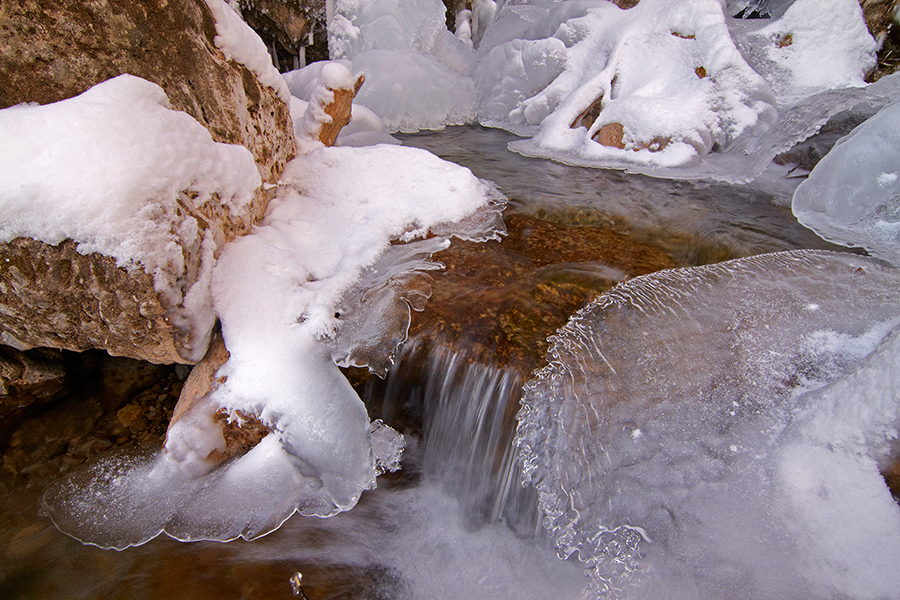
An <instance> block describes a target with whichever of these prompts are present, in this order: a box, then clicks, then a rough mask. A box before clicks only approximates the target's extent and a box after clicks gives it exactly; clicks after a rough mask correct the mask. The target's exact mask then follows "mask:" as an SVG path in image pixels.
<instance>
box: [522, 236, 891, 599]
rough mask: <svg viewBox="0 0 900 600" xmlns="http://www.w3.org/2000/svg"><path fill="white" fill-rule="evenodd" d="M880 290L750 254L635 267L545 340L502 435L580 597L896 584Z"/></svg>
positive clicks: (879, 278) (819, 263)
mask: <svg viewBox="0 0 900 600" xmlns="http://www.w3.org/2000/svg"><path fill="white" fill-rule="evenodd" d="M898 289H900V272H898V270H896V269H893V268H890V267H888V266H886V265H885V264H884V263H882V262H880V261H877V260H873V259H868V258H865V257H859V256H855V255H849V254H836V253H827V252H818V251H794V252H788V253H781V254H772V255H762V256H758V257H753V258H748V259H741V260H736V261H731V262H727V263H721V264H718V265H712V266H706V267H697V268H691V269H677V270H671V271H664V272H660V273H657V274H653V275H648V276H645V277H640V278H637V279H634V280H632V281H629V282H627V283H625V284H622V285H620V286H618V287H616V288H613V289H612V290H611V291H609V292H608V293H606V294H604V295H602V296H600V297H599V298H598V299H597V300H596V301H594V302H592V303H591V304H590V305H588V306H587V307H586V308H585V309H583V310H582V311H580V312H579V313H577V314H576V315H575V316H574V317H573V318H572V320H571V321H570V323H569V324H568V325H566V326H565V327H564V328H562V329H561V330H560V331H559V332H558V333H557V334H556V335H555V336H554V337H553V338H551V340H552V347H551V350H550V352H549V356H548V358H549V365H548V366H547V367H546V368H544V369H543V370H541V371H540V372H538V373H537V374H536V376H535V378H534V379H533V380H532V381H530V382H529V383H528V384H526V391H525V397H524V400H523V409H522V411H521V413H520V415H519V430H518V433H517V444H518V447H519V458H520V461H521V463H522V466H523V469H524V473H525V476H526V479H527V480H529V481H531V482H532V483H533V484H534V485H535V486H536V487H537V489H538V492H539V495H540V504H541V509H542V511H543V512H544V515H545V520H544V523H545V526H546V527H547V528H548V529H549V530H550V532H551V534H552V536H553V538H554V540H555V542H556V545H557V547H558V548H559V551H560V553H561V554H562V555H565V556H568V555H570V554H572V553H576V552H577V553H578V556H579V558H580V559H581V560H582V561H584V562H585V563H586V564H587V566H588V568H589V569H590V571H591V572H592V583H591V587H590V589H589V591H588V592H587V595H586V596H585V597H587V598H616V599H619V600H621V599H623V598H654V599H656V598H719V599H724V598H728V599H729V600H735V599H744V598H746V599H748V600H749V599H758V598H807V599H809V598H821V599H826V598H838V597H839V598H854V599H862V598H870V599H882V598H884V599H886V598H893V597H895V594H896V591H897V590H898V589H900V507H898V506H897V505H896V503H895V502H894V500H893V499H892V497H891V494H890V492H889V491H888V488H887V486H886V484H885V482H884V479H883V478H882V477H881V475H880V473H879V467H885V466H886V464H885V463H884V461H886V460H887V458H888V456H889V455H890V454H891V444H895V445H896V443H897V436H898V431H897V426H898V423H900V395H898V392H897V391H898V390H900V385H898V384H900V371H898V368H897V365H898V364H900V328H898V324H900V297H898V294H897V290H898ZM636 432H640V433H639V434H637V433H636ZM893 450H894V454H896V451H897V448H896V447H894V449H893Z"/></svg>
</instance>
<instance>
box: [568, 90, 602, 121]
mask: <svg viewBox="0 0 900 600" xmlns="http://www.w3.org/2000/svg"><path fill="white" fill-rule="evenodd" d="M601 110H603V96H600V97H599V98H597V99H596V100H594V101H593V102H591V105H590V106H588V107H587V108H586V109H584V111H582V113H581V114H580V115H578V116H577V117H575V120H574V121H572V125H571V128H572V129H576V128H578V127H584V128H586V129H590V128H591V125H593V124H594V121H596V120H597V117H599V116H600V111H601Z"/></svg>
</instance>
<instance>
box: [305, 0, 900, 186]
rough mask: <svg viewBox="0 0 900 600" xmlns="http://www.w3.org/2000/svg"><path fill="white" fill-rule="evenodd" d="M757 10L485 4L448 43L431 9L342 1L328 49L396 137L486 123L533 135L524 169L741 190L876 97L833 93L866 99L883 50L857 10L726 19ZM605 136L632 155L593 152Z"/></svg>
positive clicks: (834, 1) (790, 9)
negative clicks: (620, 172)
mask: <svg viewBox="0 0 900 600" xmlns="http://www.w3.org/2000/svg"><path fill="white" fill-rule="evenodd" d="M751 4H753V6H754V7H757V8H759V7H761V6H763V5H762V4H759V3H750V2H731V3H727V4H726V3H725V2H721V1H720V0H701V1H699V2H696V1H692V2H688V1H685V0H642V2H640V3H639V4H638V5H637V6H635V7H634V8H631V9H628V10H623V9H620V8H618V7H617V6H615V5H614V4H612V3H611V2H608V1H607V0H564V1H561V2H550V1H548V0H526V1H524V2H516V3H500V5H499V6H498V5H497V4H495V3H494V2H491V1H490V0H485V1H481V2H475V3H473V6H472V10H470V11H469V10H463V11H461V12H460V13H459V15H458V19H459V22H458V25H457V26H458V32H457V35H456V36H454V35H453V34H450V33H449V32H447V31H445V30H443V27H442V26H441V22H442V14H443V6H442V5H440V3H438V2H437V1H436V0H431V1H426V0H416V1H413V0H410V1H408V2H389V1H388V0H383V1H372V2H363V1H361V0H346V1H344V0H339V1H338V2H337V3H336V6H337V8H336V13H335V19H334V20H333V22H332V24H331V29H330V49H331V53H332V58H336V59H343V60H349V61H351V62H352V66H351V69H352V71H354V72H358V71H361V72H364V73H365V75H366V77H367V82H368V83H367V84H366V86H364V88H363V90H362V92H361V94H360V96H358V97H357V100H356V102H357V103H358V104H360V105H363V106H365V107H366V108H368V109H370V110H371V111H373V112H374V113H375V114H377V115H379V116H380V117H382V119H383V121H384V125H385V127H386V128H387V130H388V131H404V132H408V131H413V130H418V129H439V128H441V127H443V126H445V125H452V124H458V123H466V122H472V121H478V122H480V123H482V124H485V125H488V126H492V127H502V128H505V129H508V130H510V131H512V132H514V133H517V134H519V135H522V136H525V137H527V138H528V139H526V140H523V141H521V142H517V143H513V144H512V145H511V147H512V149H513V150H515V151H517V152H521V153H522V154H525V155H527V156H535V157H544V158H552V159H554V160H558V161H561V162H565V163H568V164H577V165H584V166H592V167H609V168H619V169H627V170H629V171H633V172H641V173H648V174H651V175H654V176H660V177H673V178H693V177H711V178H714V179H719V180H724V181H730V182H743V181H748V180H751V179H753V178H755V177H757V176H758V175H760V174H761V173H762V172H763V171H764V170H765V169H766V166H767V165H768V163H769V162H770V161H771V160H772V158H773V157H774V156H775V155H776V154H778V153H779V152H783V151H784V150H786V149H787V148H789V147H790V146H792V145H793V144H795V143H797V142H798V141H801V140H803V139H805V137H808V136H809V135H811V134H812V133H814V132H815V130H816V128H817V127H819V126H820V125H821V124H822V123H823V122H824V121H825V120H827V119H828V118H829V117H830V116H832V115H834V114H836V113H838V112H839V111H841V110H845V109H846V108H849V106H852V105H853V101H854V100H855V101H857V102H858V101H860V100H862V99H866V98H865V96H866V92H860V93H849V92H848V93H847V94H834V93H832V92H834V91H836V90H853V89H858V88H862V87H863V86H864V83H863V79H862V78H863V75H864V74H865V72H866V71H867V70H868V69H869V68H871V67H872V66H873V65H874V51H875V47H876V45H875V41H874V40H873V39H872V37H871V36H870V35H869V34H868V31H867V29H866V26H865V23H864V22H863V19H862V13H861V9H860V7H859V4H858V2H857V1H856V0H827V2H825V3H823V2H821V1H818V0H816V1H813V0H797V1H794V2H792V1H790V0H786V1H779V2H769V3H764V4H765V7H766V10H767V12H768V13H769V14H771V16H772V18H771V19H752V20H741V19H734V18H731V16H730V14H736V13H737V12H739V11H741V10H743V9H746V8H748V7H750V5H751ZM757 5H758V6H757ZM726 8H727V9H728V11H729V12H728V13H726ZM895 92H896V90H892V91H890V92H888V97H890V94H893V93H895ZM294 93H296V91H295V92H294ZM301 97H303V96H302V95H301ZM600 98H602V100H601V105H600V106H599V107H596V109H595V111H594V112H595V113H598V114H596V115H594V116H592V117H591V118H588V119H587V120H586V121H585V122H584V123H583V126H575V127H573V126H572V125H573V122H574V121H575V120H576V119H577V118H578V117H579V115H581V114H582V112H584V111H585V110H586V109H587V108H588V107H590V106H591V105H592V104H593V103H594V102H595V101H596V100H598V99H600ZM848 104H849V106H848ZM600 108H602V110H600ZM798 113H799V114H800V115H801V116H806V115H807V114H809V113H821V114H822V115H823V116H822V117H819V118H818V119H816V118H800V119H798ZM798 123H803V124H804V126H803V127H801V126H799V125H798ZM611 124H618V125H621V127H622V140H621V145H622V146H623V147H622V148H619V147H614V146H610V145H603V144H601V143H599V141H598V140H597V139H596V136H597V134H598V132H599V131H600V130H601V128H603V127H604V126H605V125H611ZM747 154H749V155H750V156H752V157H753V158H754V160H752V161H746V160H743V159H744V157H745V156H746V155H747Z"/></svg>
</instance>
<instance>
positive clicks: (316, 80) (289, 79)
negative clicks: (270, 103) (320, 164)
mask: <svg viewBox="0 0 900 600" xmlns="http://www.w3.org/2000/svg"><path fill="white" fill-rule="evenodd" d="M351 66H352V63H351V62H350V61H349V60H334V61H319V62H314V63H312V64H310V65H308V66H306V67H304V68H302V69H298V70H296V71H291V72H290V73H285V75H284V79H285V82H286V83H287V85H288V88H289V89H290V91H291V118H292V119H293V122H294V134H295V136H296V137H297V140H298V144H299V146H300V148H301V151H302V152H305V151H308V150H309V149H312V148H315V147H317V146H320V145H321V144H319V143H318V137H317V136H314V137H315V139H312V140H309V135H308V134H306V133H305V128H306V127H307V125H305V124H304V121H305V118H306V116H305V113H306V110H307V107H308V105H309V102H310V101H311V100H312V99H313V96H316V97H318V98H328V95H327V86H326V90H319V85H320V81H322V73H323V70H324V69H325V68H326V67H327V68H329V69H343V73H345V74H350V73H351V71H350V67H351ZM342 77H343V76H342ZM350 79H351V80H352V81H348V80H346V79H344V80H343V82H344V84H347V83H348V82H349V85H346V86H345V89H353V88H354V83H355V79H353V78H352V77H351V78H350ZM363 87H366V84H363ZM310 116H311V117H312V115H310ZM313 131H316V132H317V131H318V125H317V124H316V125H314V127H313ZM399 143H400V142H399V141H398V140H397V139H395V138H393V137H392V136H391V135H390V134H388V133H387V132H386V131H385V127H384V121H383V120H382V119H381V117H380V116H378V115H377V114H375V113H374V112H372V111H371V110H369V109H368V108H366V107H365V106H362V105H361V104H358V103H357V102H356V101H355V99H354V102H353V104H352V106H351V115H350V123H348V124H347V125H345V126H344V127H343V128H342V129H341V131H340V132H339V133H338V140H337V143H336V145H338V146H374V145H377V144H399Z"/></svg>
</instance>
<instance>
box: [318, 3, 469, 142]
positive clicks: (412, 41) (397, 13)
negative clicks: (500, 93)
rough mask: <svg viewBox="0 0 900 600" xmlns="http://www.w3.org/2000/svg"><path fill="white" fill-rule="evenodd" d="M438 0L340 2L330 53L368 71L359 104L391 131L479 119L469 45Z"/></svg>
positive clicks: (358, 97) (332, 56)
mask: <svg viewBox="0 0 900 600" xmlns="http://www.w3.org/2000/svg"><path fill="white" fill-rule="evenodd" d="M444 11H445V9H444V5H443V4H442V3H441V2H439V1H438V0H400V1H399V2H398V1H396V0H393V1H391V0H375V1H371V2H362V1H357V0H338V2H336V5H335V16H334V19H333V20H332V22H331V24H330V25H329V38H328V47H329V51H330V54H331V58H332V59H344V60H349V61H350V63H351V64H350V69H351V70H352V71H353V72H354V73H357V72H362V73H364V74H365V75H366V84H365V86H363V88H362V90H361V91H360V93H359V95H358V96H357V97H356V100H355V103H357V104H359V105H361V106H365V107H366V108H368V109H370V110H372V111H374V112H375V113H376V114H378V115H379V116H380V117H381V118H382V119H383V121H384V125H385V127H386V128H387V129H388V130H390V131H416V130H418V129H439V128H441V127H443V126H445V125H458V124H463V123H467V122H470V121H472V120H473V118H474V112H473V111H474V104H473V101H474V86H473V83H472V80H471V78H470V77H469V76H468V71H469V70H470V69H471V62H472V61H473V59H474V57H473V55H472V51H471V49H470V48H468V47H467V46H466V45H465V44H463V43H462V42H461V41H459V40H458V39H457V38H456V37H454V36H453V34H451V33H450V32H449V31H447V29H446V27H445V26H444Z"/></svg>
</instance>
